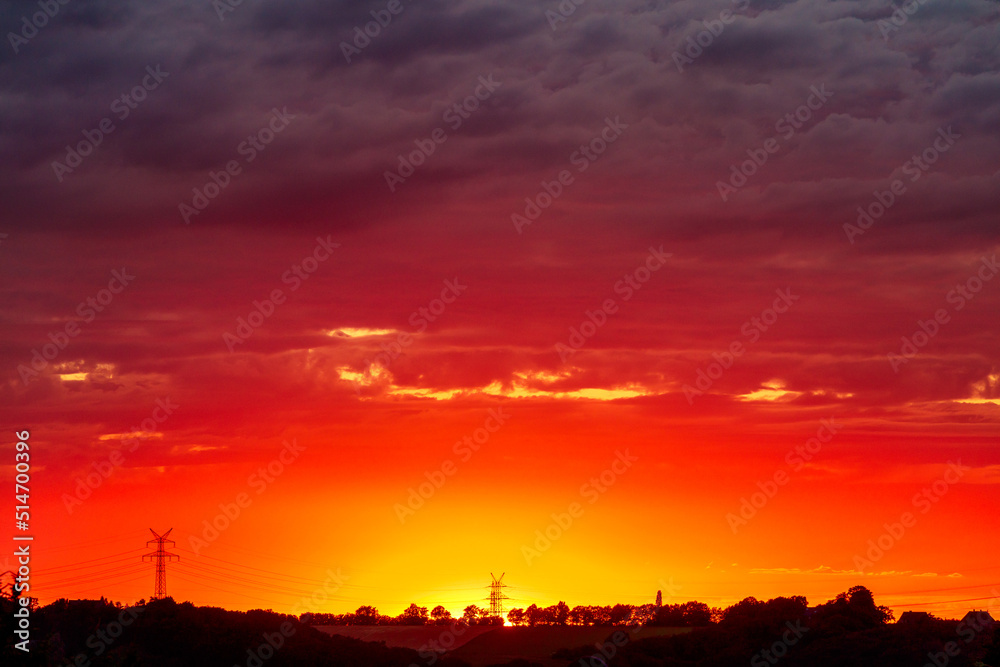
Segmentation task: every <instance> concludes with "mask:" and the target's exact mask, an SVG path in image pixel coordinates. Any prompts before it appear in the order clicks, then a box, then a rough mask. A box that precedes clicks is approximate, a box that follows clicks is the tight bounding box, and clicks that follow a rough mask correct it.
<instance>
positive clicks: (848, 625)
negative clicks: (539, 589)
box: [559, 586, 1000, 667]
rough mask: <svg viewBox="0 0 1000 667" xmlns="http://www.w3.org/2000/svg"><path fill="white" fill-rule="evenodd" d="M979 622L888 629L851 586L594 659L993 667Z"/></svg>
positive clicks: (814, 666)
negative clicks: (813, 601)
mask: <svg viewBox="0 0 1000 667" xmlns="http://www.w3.org/2000/svg"><path fill="white" fill-rule="evenodd" d="M981 618H984V617H976V618H973V619H970V620H968V621H962V622H959V621H944V620H940V619H936V618H934V617H932V616H926V617H924V618H921V619H918V620H916V621H914V622H901V623H891V621H892V619H893V617H892V613H891V612H890V611H889V609H888V608H886V607H882V606H878V605H876V604H875V601H874V598H873V597H872V594H871V592H870V591H869V590H868V589H867V588H864V587H863V586H855V587H854V588H851V589H850V590H849V591H847V592H846V593H841V594H840V595H838V596H837V597H836V598H835V599H833V600H830V601H829V602H826V603H825V604H821V605H818V606H816V607H809V606H808V604H807V603H806V599H805V598H804V597H800V596H799V597H790V598H775V599H773V600H769V601H767V602H762V601H760V600H756V599H754V598H746V599H744V600H742V601H741V602H739V603H737V604H735V605H732V606H731V607H728V608H726V609H725V610H723V611H722V613H721V616H720V618H719V620H718V623H716V624H713V625H711V626H708V627H705V628H700V629H696V630H694V631H692V632H690V633H687V634H680V635H675V636H671V637H655V638H643V635H642V628H641V627H640V628H633V629H634V630H635V632H632V631H631V630H626V631H624V633H623V634H622V636H623V637H624V638H625V639H624V641H623V642H621V646H615V648H614V651H613V655H611V656H606V655H604V656H599V657H601V658H602V659H604V660H605V661H606V662H607V664H608V665H609V666H610V667H681V666H683V667H730V666H732V665H747V664H749V665H751V667H767V666H770V665H777V664H780V665H781V666H782V667H834V666H836V667H843V666H844V665H850V666H851V667H922V666H924V665H937V666H938V667H972V666H973V665H977V666H979V667H1000V636H998V635H1000V631H998V629H997V626H996V625H992V624H989V623H986V622H983V621H981V620H980V619H981ZM609 652H610V651H609ZM592 655H594V647H593V646H585V647H580V648H578V649H574V650H571V651H561V652H560V655H559V657H561V658H568V659H571V660H573V661H574V662H573V663H572V664H580V663H579V662H578V661H579V660H581V659H582V660H584V663H585V664H589V663H587V660H586V659H587V658H588V657H589V656H592ZM598 664H599V663H598Z"/></svg>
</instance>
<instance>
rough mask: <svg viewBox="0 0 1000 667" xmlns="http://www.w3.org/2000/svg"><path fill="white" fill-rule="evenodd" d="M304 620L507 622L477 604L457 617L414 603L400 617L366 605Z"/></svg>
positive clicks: (311, 622)
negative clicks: (352, 610)
mask: <svg viewBox="0 0 1000 667" xmlns="http://www.w3.org/2000/svg"><path fill="white" fill-rule="evenodd" d="M301 620H302V622H303V623H308V624H309V625H451V624H453V623H456V622H458V623H462V624H464V625H503V619H501V618H498V617H495V616H490V614H489V611H488V610H486V609H482V608H480V607H478V606H476V605H474V604H470V605H469V606H468V607H466V608H465V613H464V614H462V616H461V617H460V618H453V617H452V615H451V612H450V611H448V610H447V609H445V608H444V607H443V606H441V605H438V606H437V607H434V609H433V610H432V611H430V612H429V613H428V611H427V607H418V606H417V605H416V603H414V604H411V605H410V606H409V607H407V608H406V609H405V610H404V611H403V613H402V614H400V615H399V616H386V615H385V614H380V613H379V611H378V609H376V608H375V607H370V606H362V607H358V609H357V611H355V612H354V613H348V614H312V613H310V614H303V615H302V618H301Z"/></svg>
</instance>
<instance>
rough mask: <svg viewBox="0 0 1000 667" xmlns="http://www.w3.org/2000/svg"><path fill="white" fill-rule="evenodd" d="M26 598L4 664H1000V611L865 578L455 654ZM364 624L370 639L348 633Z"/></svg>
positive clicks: (537, 633) (196, 613) (8, 625)
mask: <svg viewBox="0 0 1000 667" xmlns="http://www.w3.org/2000/svg"><path fill="white" fill-rule="evenodd" d="M15 605H16V602H15V601H12V600H10V599H9V598H0V606H2V607H3V609H2V613H3V616H2V619H3V620H2V621H0V624H2V626H3V632H4V642H3V648H2V651H0V664H2V665H5V666H6V665H45V666H50V665H52V666H60V667H63V666H67V665H73V666H74V667H89V666H91V665H93V666H95V667H96V666H109V667H110V666H114V667H125V666H143V667H144V666H149V667H175V666H176V667H201V666H206V667H240V666H245V667H264V666H265V665H266V666H267V667H284V666H289V667H311V666H317V667H319V666H326V665H330V666H351V667H353V666H358V667H366V666H371V667H396V666H398V667H425V666H426V667H431V666H432V665H435V666H439V667H462V666H463V665H467V666H472V667H480V666H486V665H492V664H496V665H511V666H520V667H527V666H529V665H540V666H542V667H551V666H567V667H568V666H569V665H594V666H598V665H604V664H607V665H611V666H615V667H653V666H663V667H666V666H670V667H681V666H684V667H696V666H697V667H715V666H719V667H730V666H737V665H738V666H745V665H750V667H764V666H769V665H782V667H806V666H808V667H826V666H828V665H829V666H831V667H832V666H834V665H836V666H837V667H841V666H845V665H846V666H852V667H869V666H870V667H897V666H898V667H924V666H925V665H930V666H932V667H973V666H976V667H984V666H988V667H1000V634H998V625H996V624H992V623H990V622H989V617H988V616H976V615H971V616H970V617H968V618H966V619H964V620H962V621H944V620H940V619H935V618H933V617H928V616H913V615H908V616H909V617H908V618H904V619H903V621H902V622H896V623H893V622H891V615H890V614H888V613H887V610H886V609H885V608H884V607H877V606H876V605H875V604H874V601H873V599H872V597H871V593H870V592H869V591H867V589H864V588H860V587H858V588H854V589H851V591H849V592H848V593H844V594H841V595H839V596H837V598H836V599H835V600H831V601H829V602H827V603H826V604H822V605H819V606H816V607H809V606H807V605H806V601H805V598H801V597H793V598H776V599H774V600H770V601H768V602H762V601H758V600H755V599H753V598H747V599H746V600H743V601H742V602H740V603H738V604H736V605H733V606H731V607H729V608H728V609H725V610H724V611H722V612H721V615H720V617H719V618H718V619H717V620H716V622H713V623H711V624H710V625H707V626H705V627H700V628H693V629H692V628H683V629H679V628H675V629H671V628H663V627H653V626H652V625H648V626H642V625H634V624H633V625H621V626H616V627H615V626H606V627H595V626H583V625H580V626H573V625H565V624H552V625H537V626H535V627H517V628H510V627H495V626H494V627H490V628H480V627H476V628H466V629H467V630H468V632H467V633H461V634H462V635H463V636H462V641H456V642H455V643H454V645H453V646H451V647H450V648H451V653H448V654H443V655H442V654H440V653H436V652H433V651H429V650H426V647H425V645H424V644H423V642H424V638H428V641H429V640H430V638H435V637H438V635H440V634H441V633H446V632H449V631H450V632H454V628H455V627H456V626H451V627H450V629H449V628H447V627H440V626H439V627H434V626H426V627H419V628H410V629H407V628H393V627H386V628H368V629H365V630H364V631H363V632H361V631H360V630H358V631H355V630H350V631H347V630H344V629H331V628H324V630H325V631H321V630H319V629H317V628H315V627H311V626H308V625H304V624H302V623H300V622H299V621H298V620H297V619H296V618H295V617H293V616H288V615H284V614H277V613H274V612H270V611H262V610H255V611H249V612H234V611H226V610H224V609H219V608H215V607H196V606H194V605H192V604H190V603H181V604H178V603H176V602H174V601H173V600H171V599H165V600H159V601H155V602H150V603H149V604H146V605H143V606H133V607H126V606H122V605H119V604H114V603H111V602H109V601H107V600H104V599H101V600H73V601H68V600H59V601H56V602H54V603H52V604H50V605H47V606H45V607H41V608H37V609H33V610H31V614H30V627H31V638H30V643H29V648H30V652H28V653H25V652H23V651H21V650H18V649H17V648H16V647H15V642H17V641H18V638H17V636H16V635H15V630H16V620H17V619H16V618H15V616H14V612H15V609H17V607H16V606H15ZM355 627H356V626H355ZM331 632H332V633H331ZM352 633H353V634H356V635H360V636H364V637H365V638H366V639H367V640H369V641H362V640H360V639H357V638H354V637H350V636H345V635H346V634H352ZM394 644H396V645H394ZM422 647H423V648H425V650H420V649H421V648H422Z"/></svg>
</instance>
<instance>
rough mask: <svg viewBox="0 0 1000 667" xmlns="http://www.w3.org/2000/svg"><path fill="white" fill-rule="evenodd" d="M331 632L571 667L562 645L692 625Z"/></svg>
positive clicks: (475, 660) (472, 658)
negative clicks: (447, 646) (636, 628)
mask: <svg viewBox="0 0 1000 667" xmlns="http://www.w3.org/2000/svg"><path fill="white" fill-rule="evenodd" d="M316 628H317V629H318V630H322V631H323V632H326V633H328V634H337V635H343V636H346V637H354V638H355V639H361V640H364V641H371V642H385V644H386V645H387V646H402V647H406V648H412V649H418V650H419V649H420V648H421V647H424V646H426V645H428V644H429V643H430V642H432V641H437V642H443V643H448V644H450V643H451V639H450V638H449V634H450V635H451V637H453V638H454V644H453V645H452V647H451V650H450V651H449V652H448V655H449V656H451V657H454V658H458V659H461V660H464V661H465V662H467V663H469V664H470V665H472V666H473V667H485V666H486V665H492V664H496V663H501V664H502V663H505V662H509V661H511V660H515V659H518V658H520V659H523V660H528V661H531V662H537V663H539V664H541V665H544V666H545V667H566V664H567V662H568V660H565V659H553V658H552V657H551V656H552V654H553V653H555V652H556V651H558V650H559V649H573V648H577V647H581V646H590V647H594V654H596V655H600V654H599V653H598V650H597V648H596V647H595V644H598V643H604V642H606V641H608V639H609V638H610V637H611V636H612V635H613V634H614V633H615V632H618V631H621V632H622V633H623V634H624V635H626V636H628V637H630V638H631V637H663V636H667V635H675V634H680V633H683V632H690V631H691V628H653V627H648V628H643V629H641V630H640V631H639V632H638V633H636V634H634V635H633V634H632V633H630V632H629V630H628V629H627V628H616V627H610V626H586V627H578V626H544V627H534V628H510V627H472V628H467V629H466V630H465V632H463V633H462V634H460V635H459V634H456V633H450V631H449V627H448V626H420V627H399V626H395V627H387V626H357V625H355V626H344V625H340V626H337V625H323V626H316Z"/></svg>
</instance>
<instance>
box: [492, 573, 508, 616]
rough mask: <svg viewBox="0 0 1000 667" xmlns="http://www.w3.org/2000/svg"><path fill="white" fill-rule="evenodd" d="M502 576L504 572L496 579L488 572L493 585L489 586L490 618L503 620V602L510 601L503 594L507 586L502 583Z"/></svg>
mask: <svg viewBox="0 0 1000 667" xmlns="http://www.w3.org/2000/svg"><path fill="white" fill-rule="evenodd" d="M504 574H506V572H503V573H501V574H500V578H499V579H497V578H496V577H495V576H494V575H493V573H492V572H490V576H491V577H493V583H491V584H490V616H493V617H495V618H503V601H504V600H509V599H510V598H509V597H507V596H506V595H504V593H503V589H504V588H505V587H506V586H507V584H505V583H503V575H504Z"/></svg>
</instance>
